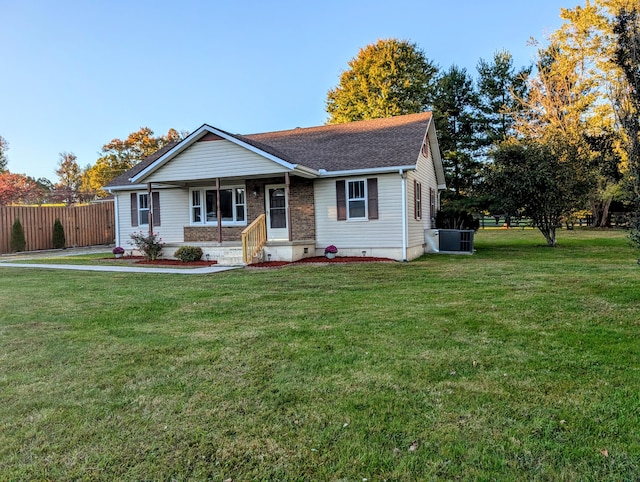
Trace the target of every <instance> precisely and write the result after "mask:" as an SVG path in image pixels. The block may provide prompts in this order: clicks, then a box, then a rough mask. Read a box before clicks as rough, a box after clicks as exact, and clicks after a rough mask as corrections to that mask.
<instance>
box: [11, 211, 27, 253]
mask: <svg viewBox="0 0 640 482" xmlns="http://www.w3.org/2000/svg"><path fill="white" fill-rule="evenodd" d="M9 247H10V248H11V251H12V252H20V251H24V250H25V249H26V248H27V241H26V239H25V237H24V229H23V228H22V223H21V222H20V220H19V219H18V218H16V220H15V221H14V222H13V226H11V241H10V243H9Z"/></svg>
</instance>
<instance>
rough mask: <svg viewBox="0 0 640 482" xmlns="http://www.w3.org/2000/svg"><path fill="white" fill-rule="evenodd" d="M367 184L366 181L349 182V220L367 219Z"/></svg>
mask: <svg viewBox="0 0 640 482" xmlns="http://www.w3.org/2000/svg"><path fill="white" fill-rule="evenodd" d="M366 186H367V183H366V182H365V180H364V179H360V180H357V181H348V182H347V218H348V219H367V188H366Z"/></svg>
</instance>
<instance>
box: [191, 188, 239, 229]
mask: <svg viewBox="0 0 640 482" xmlns="http://www.w3.org/2000/svg"><path fill="white" fill-rule="evenodd" d="M245 199H246V196H245V189H244V187H230V188H224V189H220V215H221V217H222V225H223V226H224V225H226V226H233V225H236V224H240V225H244V224H246V201H245ZM190 208H191V209H190V210H191V223H192V224H214V225H217V224H218V192H217V191H216V190H215V189H207V188H202V189H192V190H191V206H190Z"/></svg>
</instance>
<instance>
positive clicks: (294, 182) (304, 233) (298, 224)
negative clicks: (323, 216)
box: [289, 177, 316, 241]
mask: <svg viewBox="0 0 640 482" xmlns="http://www.w3.org/2000/svg"><path fill="white" fill-rule="evenodd" d="M289 187H290V189H289V209H291V231H292V236H293V240H294V241H300V240H305V239H315V238H316V216H315V207H314V197H313V181H312V180H311V179H303V178H299V177H293V178H291V185H290V186H289Z"/></svg>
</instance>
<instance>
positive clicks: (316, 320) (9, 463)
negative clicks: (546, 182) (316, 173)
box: [0, 230, 640, 481]
mask: <svg viewBox="0 0 640 482" xmlns="http://www.w3.org/2000/svg"><path fill="white" fill-rule="evenodd" d="M558 242H559V247H558V248H556V249H551V248H546V247H543V244H544V239H543V238H542V236H541V235H539V234H538V233H537V232H536V231H533V230H524V231H523V230H510V231H501V230H492V231H485V232H483V231H481V232H480V233H478V235H477V238H476V249H477V253H476V254H475V255H474V256H464V255H461V256H444V255H443V256H428V257H424V258H422V259H421V260H418V261H415V262H411V263H407V264H402V263H397V264H386V263H383V264H362V265H335V264H333V265H324V266H306V265H294V266H287V267H285V268H281V269H272V270H232V271H228V272H224V273H218V274H214V275H202V276H200V275H194V276H182V275H158V274H135V273H132V274H125V273H96V272H84V271H82V272H75V271H57V270H40V269H36V268H34V269H29V270H26V269H19V268H0V293H1V294H0V367H1V370H0V480H56V481H62V480H143V479H144V480H208V479H211V480H225V479H233V480H234V481H241V480H349V481H362V480H364V479H368V480H369V481H377V480H384V479H387V480H433V479H437V480H451V479H463V480H612V481H613V480H615V481H618V480H638V479H640V321H639V320H640V267H639V266H638V264H637V263H636V258H637V257H638V253H636V252H634V251H633V250H632V249H631V248H630V247H629V246H628V243H627V240H626V238H625V233H624V232H602V231H587V230H584V231H583V230H576V231H573V232H567V231H562V232H560V234H559V241H558Z"/></svg>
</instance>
